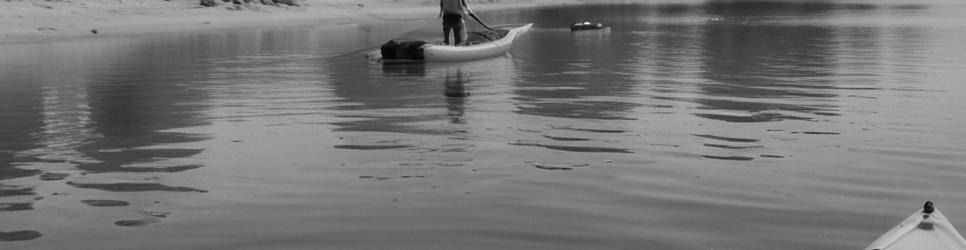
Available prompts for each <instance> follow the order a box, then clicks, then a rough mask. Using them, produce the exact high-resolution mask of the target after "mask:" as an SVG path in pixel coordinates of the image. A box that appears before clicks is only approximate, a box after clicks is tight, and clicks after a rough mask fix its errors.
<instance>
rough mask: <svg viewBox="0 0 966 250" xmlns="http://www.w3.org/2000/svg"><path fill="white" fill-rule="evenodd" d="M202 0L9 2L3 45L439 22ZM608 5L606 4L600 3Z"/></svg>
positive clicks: (422, 8)
mask: <svg viewBox="0 0 966 250" xmlns="http://www.w3.org/2000/svg"><path fill="white" fill-rule="evenodd" d="M218 2H219V5H218V6H214V7H203V6H201V5H200V4H199V1H197V0H169V1H155V0H88V1H73V0H47V1H28V0H5V2H4V3H2V4H0V6H2V7H0V42H17V41H20V42H25V41H26V42H30V41H36V40H49V39H57V38H64V37H80V36H95V35H118V34H143V33H155V32H166V31H189V30H204V29H220V28H234V27H262V26H280V25H303V24H311V25H338V24H348V23H361V22H379V21H393V20H414V19H432V18H435V17H436V15H435V11H437V10H436V9H435V8H437V7H436V4H437V2H436V1H432V0H367V1H360V0H306V1H300V2H299V4H300V6H297V7H296V6H270V5H262V4H255V3H252V4H248V5H235V4H232V3H225V2H221V1H218ZM581 2H587V1H582V0H563V1H561V0H522V1H505V0H472V1H470V5H471V7H472V8H474V9H475V10H477V11H487V10H495V9H501V8H517V7H532V6H546V5H566V4H575V3H581ZM596 2H603V1H596Z"/></svg>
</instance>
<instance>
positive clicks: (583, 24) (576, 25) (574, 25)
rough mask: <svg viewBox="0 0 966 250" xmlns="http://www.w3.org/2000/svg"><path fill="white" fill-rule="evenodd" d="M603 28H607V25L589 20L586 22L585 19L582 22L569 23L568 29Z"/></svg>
mask: <svg viewBox="0 0 966 250" xmlns="http://www.w3.org/2000/svg"><path fill="white" fill-rule="evenodd" d="M603 28H607V26H604V24H603V23H591V22H587V21H584V22H574V23H572V24H570V31H578V30H599V29H603Z"/></svg>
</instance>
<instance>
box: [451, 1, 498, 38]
mask: <svg viewBox="0 0 966 250" xmlns="http://www.w3.org/2000/svg"><path fill="white" fill-rule="evenodd" d="M463 16H470V17H472V18H473V19H476V21H477V22H479V23H480V24H481V25H483V27H486V28H487V29H490V30H493V28H490V26H487V25H486V24H484V23H483V21H480V18H478V17H476V14H475V13H473V10H471V9H470V7H469V6H468V5H466V0H439V17H440V18H442V19H443V43H444V44H449V32H450V30H452V31H453V45H454V46H460V45H463V42H464V40H463V39H464V38H466V37H467V36H466V22H465V21H463Z"/></svg>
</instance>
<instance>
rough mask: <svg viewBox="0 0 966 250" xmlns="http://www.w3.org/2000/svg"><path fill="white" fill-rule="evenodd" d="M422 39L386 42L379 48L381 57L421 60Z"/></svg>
mask: <svg viewBox="0 0 966 250" xmlns="http://www.w3.org/2000/svg"><path fill="white" fill-rule="evenodd" d="M423 45H426V42H424V41H398V42H397V41H396V40H390V41H389V42H386V43H385V44H383V45H382V46H381V47H379V50H380V51H382V59H410V60H423Z"/></svg>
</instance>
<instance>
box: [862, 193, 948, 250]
mask: <svg viewBox="0 0 966 250" xmlns="http://www.w3.org/2000/svg"><path fill="white" fill-rule="evenodd" d="M930 205H931V204H930ZM865 249H866V250H900V249H907V250H916V249H931V250H947V249H948V250H966V240H964V239H963V236H962V235H960V234H959V232H958V231H956V228H954V227H953V225H952V224H951V223H950V222H949V221H948V220H947V219H946V216H945V215H943V214H942V212H940V211H939V210H938V209H934V211H932V212H931V213H927V212H924V210H923V209H919V210H918V211H916V212H915V213H912V215H910V216H909V217H907V218H906V219H905V220H903V221H902V222H901V223H899V225H897V226H896V227H894V228H892V230H889V231H888V232H886V233H885V234H883V235H882V236H880V237H879V238H878V239H876V240H875V241H874V242H872V244H871V245H869V246H868V247H866V248H865Z"/></svg>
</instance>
